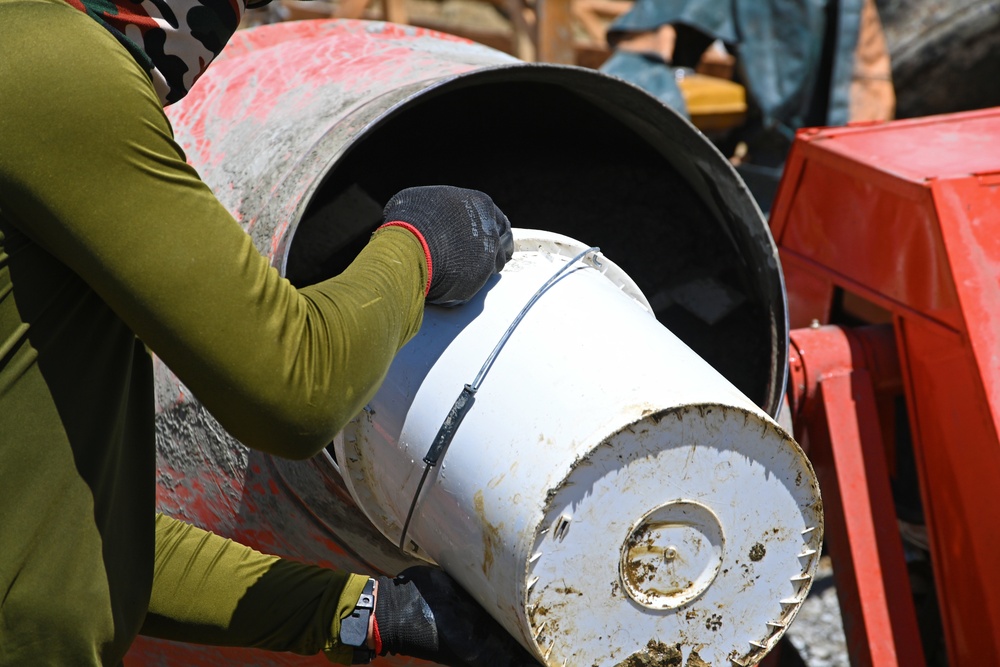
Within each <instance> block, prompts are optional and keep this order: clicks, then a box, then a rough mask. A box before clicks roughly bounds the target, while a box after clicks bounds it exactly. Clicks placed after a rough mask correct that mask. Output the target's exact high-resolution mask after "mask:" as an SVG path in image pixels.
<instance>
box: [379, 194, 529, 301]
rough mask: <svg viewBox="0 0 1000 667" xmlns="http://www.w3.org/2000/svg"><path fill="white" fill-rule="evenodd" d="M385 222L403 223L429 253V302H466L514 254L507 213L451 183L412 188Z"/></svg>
mask: <svg viewBox="0 0 1000 667" xmlns="http://www.w3.org/2000/svg"><path fill="white" fill-rule="evenodd" d="M382 219H383V221H384V222H383V226H384V225H400V226H403V227H406V228H407V229H409V230H410V231H412V232H414V233H415V234H416V235H417V237H418V238H420V239H421V241H422V243H423V245H424V250H425V252H426V253H427V268H428V273H429V274H430V277H429V285H428V287H427V292H426V296H427V302H428V303H434V304H438V305H442V306H454V305H458V304H460V303H465V302H466V301H468V300H469V299H471V298H472V297H473V296H475V295H476V292H478V291H479V290H480V289H482V287H483V285H485V284H486V281H487V280H489V278H490V276H491V275H493V273H494V272H499V271H500V270H501V269H502V268H503V267H504V264H506V263H507V260H509V259H510V257H511V255H513V254H514V238H513V236H512V234H511V231H510V222H509V221H508V220H507V216H505V215H504V214H503V212H502V211H501V210H500V209H499V208H497V206H496V204H494V203H493V200H492V199H490V198H489V197H488V196H487V195H485V194H483V193H482V192H479V191H478V190H466V189H463V188H456V187H451V186H448V185H428V186H422V187H415V188H407V189H405V190H401V191H400V192H398V193H396V195H395V196H393V198H392V199H390V200H389V203H388V204H386V206H385V210H384V211H383V215H382Z"/></svg>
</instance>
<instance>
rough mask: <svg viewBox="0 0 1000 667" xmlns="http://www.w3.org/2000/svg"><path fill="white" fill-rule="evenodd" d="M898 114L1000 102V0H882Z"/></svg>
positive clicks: (923, 113)
mask: <svg viewBox="0 0 1000 667" xmlns="http://www.w3.org/2000/svg"><path fill="white" fill-rule="evenodd" d="M877 5H878V10H879V14H880V16H881V18H882V23H883V26H884V29H885V35H886V41H887V42H888V46H889V53H890V56H891V57H892V76H893V82H894V84H895V88H896V116H897V118H912V117H915V116H927V115H931V114H938V113H949V112H953V111H967V110H970V109H982V108H986V107H993V106H1000V85H998V82H1000V48H998V39H1000V37H998V36H1000V0H877Z"/></svg>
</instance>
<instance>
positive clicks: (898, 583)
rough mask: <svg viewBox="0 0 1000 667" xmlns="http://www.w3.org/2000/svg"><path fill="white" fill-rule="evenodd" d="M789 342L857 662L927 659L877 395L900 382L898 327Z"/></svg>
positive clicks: (802, 427) (882, 665) (797, 335)
mask: <svg viewBox="0 0 1000 667" xmlns="http://www.w3.org/2000/svg"><path fill="white" fill-rule="evenodd" d="M791 343H792V350H791V363H790V365H791V369H792V380H793V381H792V383H791V387H790V389H791V390H790V392H789V399H790V403H791V406H792V415H793V417H792V420H793V423H795V424H796V429H797V433H796V436H797V439H798V440H799V441H800V442H803V443H807V444H808V452H809V458H810V459H811V460H812V462H813V466H814V467H815V469H816V474H817V476H818V477H819V481H820V487H821V489H822V491H823V504H824V510H825V515H826V520H825V521H826V544H827V550H828V552H829V553H830V555H831V556H832V558H833V562H834V577H835V580H836V583H837V594H838V597H839V600H840V603H841V606H842V607H843V608H845V609H848V610H851V613H849V614H846V615H845V618H844V631H845V634H846V636H847V646H848V653H849V655H850V658H851V664H852V665H854V666H855V667H861V666H868V665H876V666H878V667H886V666H890V665H920V664H924V655H923V650H922V646H921V641H920V635H919V631H918V626H917V618H916V613H915V611H914V606H913V598H912V597H911V591H910V582H909V578H908V576H907V571H906V562H905V559H904V556H903V545H902V541H901V539H900V537H899V532H898V530H897V525H896V513H895V508H894V505H893V497H892V490H891V488H890V484H889V466H888V464H887V458H888V457H887V452H886V449H885V441H884V440H883V437H882V433H881V428H880V426H879V417H878V410H877V400H876V395H877V393H876V392H877V388H885V387H887V386H888V387H892V386H893V385H896V384H898V378H899V366H898V364H893V363H892V362H893V361H894V360H895V358H896V354H895V346H894V340H893V338H892V331H891V328H889V329H888V335H886V330H885V329H882V328H876V329H871V330H866V331H864V332H854V331H849V330H846V329H842V328H840V327H833V326H827V327H818V328H814V329H813V328H810V329H798V330H795V331H793V332H792V334H791ZM872 349H874V350H875V353H874V354H871V353H867V354H866V352H867V351H868V350H872ZM879 352H881V353H879Z"/></svg>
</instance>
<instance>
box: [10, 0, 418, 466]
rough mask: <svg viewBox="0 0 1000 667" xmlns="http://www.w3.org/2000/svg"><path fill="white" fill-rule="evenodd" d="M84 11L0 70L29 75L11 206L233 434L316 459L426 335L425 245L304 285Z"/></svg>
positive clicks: (412, 244) (15, 140)
mask: <svg viewBox="0 0 1000 667" xmlns="http://www.w3.org/2000/svg"><path fill="white" fill-rule="evenodd" d="M52 11H64V12H76V10H74V9H72V8H70V7H65V8H59V7H57V6H56V5H55V4H53V5H52ZM76 13H77V14H78V15H79V19H78V20H77V19H76V18H74V17H70V18H69V19H68V20H64V21H60V22H54V23H53V28H52V31H48V32H46V33H45V35H46V40H47V42H46V45H45V47H44V48H42V47H41V46H40V45H37V44H32V43H27V40H29V39H30V38H29V37H25V38H24V40H25V43H24V44H23V45H17V44H14V45H11V48H9V49H7V50H6V52H7V53H8V54H15V55H14V57H13V60H14V61H13V62H5V63H3V64H0V67H9V68H16V69H17V70H18V71H19V72H23V75H19V76H18V77H12V78H11V84H10V85H9V86H7V87H6V88H5V90H4V92H3V95H0V136H3V137H4V146H3V150H2V151H0V176H2V178H3V181H2V186H3V188H2V191H3V192H2V196H3V200H2V202H0V206H2V207H3V210H4V214H5V216H7V218H8V219H9V220H10V221H11V222H12V224H14V225H15V226H17V227H18V228H19V229H21V231H22V232H24V233H25V234H26V235H27V236H29V237H30V238H31V239H33V240H34V241H35V242H36V243H38V244H40V245H41V246H42V247H44V248H45V249H46V250H47V251H48V252H49V253H51V254H52V255H54V256H55V257H56V258H57V259H59V260H60V261H61V262H63V263H64V264H66V265H67V266H69V267H70V268H71V269H72V270H73V271H75V272H76V273H77V274H78V275H79V276H81V277H82V278H83V280H85V281H86V282H87V283H88V284H89V285H90V286H91V287H92V288H93V289H94V290H95V291H96V292H97V294H98V295H99V296H100V297H101V298H102V299H103V300H104V301H105V302H106V303H108V304H109V305H110V306H111V308H112V309H113V310H114V311H115V312H116V313H117V315H118V316H119V317H121V318H122V319H123V320H124V321H125V322H126V323H127V324H128V325H129V327H130V328H131V329H132V330H133V331H134V332H135V333H136V334H137V335H138V336H139V338H141V339H142V341H143V342H144V343H145V344H146V345H147V346H148V347H149V348H150V349H152V350H153V351H154V352H155V353H156V354H157V355H158V356H159V357H160V358H161V359H163V360H164V362H166V364H167V365H168V366H169V367H170V368H171V369H172V370H173V371H174V373H176V374H177V376H178V377H179V378H180V379H181V380H182V381H183V382H184V383H185V384H186V385H187V386H188V387H189V388H190V389H191V390H192V391H193V392H194V394H195V395H196V396H197V397H198V399H199V400H200V401H201V402H202V403H203V404H204V405H205V406H206V407H207V408H208V409H209V410H210V411H211V412H212V413H213V414H214V415H215V416H216V417H217V418H218V419H219V421H220V422H221V423H222V424H223V426H225V427H226V428H227V429H228V430H229V431H230V432H231V433H232V434H233V435H234V436H236V437H237V438H239V439H240V440H242V441H243V442H244V443H245V444H247V445H249V446H251V447H254V448H256V449H260V450H263V451H267V452H269V453H273V454H277V455H282V456H291V457H298V458H301V457H307V456H310V455H312V454H314V453H315V452H316V451H318V450H319V449H320V448H321V447H323V446H324V445H325V444H327V443H328V442H329V440H330V438H331V437H332V436H333V434H335V433H336V431H337V430H339V429H340V428H341V427H342V426H343V424H344V423H345V422H346V421H347V420H348V419H349V418H350V417H352V416H353V415H354V414H356V413H357V412H358V411H359V410H360V409H361V408H362V407H363V406H364V404H365V402H366V401H367V400H368V399H369V398H370V396H371V395H372V394H373V393H374V391H375V389H376V388H377V386H378V384H379V383H380V381H381V380H382V378H383V377H384V375H385V373H386V371H387V369H388V366H389V364H390V362H391V360H392V358H393V356H394V355H395V353H396V352H397V351H398V350H399V348H400V347H402V345H403V344H404V343H405V342H406V341H407V340H408V339H409V338H410V337H412V336H413V335H414V334H415V333H416V331H417V330H418V328H419V325H420V321H421V317H422V309H423V292H424V287H425V285H426V283H427V266H426V261H425V259H424V255H423V251H422V248H421V246H420V243H419V241H418V240H417V239H416V238H415V237H414V236H412V235H411V234H409V233H408V232H406V231H404V230H398V229H396V230H393V229H389V230H384V231H381V232H379V233H378V234H377V235H376V236H375V237H374V238H373V240H372V241H371V243H370V244H369V246H368V247H367V248H366V249H365V250H364V251H363V252H362V253H361V255H360V256H359V258H358V259H357V261H355V262H354V264H353V265H352V266H351V267H350V268H349V269H348V270H347V271H345V272H344V274H342V275H341V276H338V277H335V278H333V279H331V280H329V281H326V282H324V283H321V284H319V285H315V286H312V287H310V288H308V289H302V290H296V289H295V288H293V287H292V285H291V284H290V283H289V282H288V281H287V280H285V279H284V278H282V277H281V276H280V275H279V274H278V272H277V271H276V270H275V269H274V268H273V267H271V266H270V265H269V263H268V261H267V260H266V259H265V258H263V257H262V256H261V255H260V254H259V253H258V252H257V250H256V249H255V248H254V247H253V245H252V243H251V240H250V238H249V237H248V236H247V235H246V234H245V233H244V232H243V231H242V230H241V229H240V227H239V225H238V223H237V222H236V221H235V220H234V219H233V218H232V216H231V215H230V214H229V213H228V212H227V211H226V210H225V209H224V208H223V207H222V205H221V204H220V203H219V202H218V200H217V199H216V198H215V196H214V195H213V194H212V192H211V191H210V190H209V189H208V187H207V186H206V185H205V184H204V183H203V182H202V181H201V180H200V179H199V177H198V175H197V174H196V173H195V172H194V170H193V169H192V168H191V167H190V166H189V165H188V164H186V162H185V159H184V155H183V153H182V151H181V149H180V148H179V147H178V145H177V144H176V143H175V142H174V140H173V137H172V133H171V129H170V126H169V123H168V121H167V119H166V117H165V116H164V114H163V110H162V109H161V107H160V104H159V101H158V99H157V97H156V94H155V92H154V90H153V88H152V85H151V83H150V81H149V79H148V78H147V76H146V74H145V73H144V72H143V71H142V70H141V69H140V68H139V67H138V65H136V63H135V62H134V61H133V60H132V58H131V57H130V56H129V54H128V53H127V52H126V51H125V50H124V49H123V48H121V46H120V45H118V44H117V42H115V41H114V39H113V38H112V37H111V36H110V35H109V34H107V33H106V31H104V30H103V29H101V28H100V26H98V25H97V24H96V23H94V22H93V21H91V20H90V19H89V18H87V17H86V16H85V15H84V14H82V13H80V12H76ZM67 16H68V15H67ZM67 26H71V27H70V28H67ZM53 32H56V33H59V34H52V33H53ZM14 34H17V33H14ZM67 63H72V67H71V68H68V67H67Z"/></svg>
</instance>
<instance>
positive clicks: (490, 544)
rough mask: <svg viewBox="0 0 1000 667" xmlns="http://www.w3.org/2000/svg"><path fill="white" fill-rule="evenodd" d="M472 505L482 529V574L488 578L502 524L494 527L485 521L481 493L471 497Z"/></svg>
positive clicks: (484, 505)
mask: <svg viewBox="0 0 1000 667" xmlns="http://www.w3.org/2000/svg"><path fill="white" fill-rule="evenodd" d="M472 504H473V506H474V507H475V510H476V516H478V517H479V525H481V526H482V528H483V574H484V575H485V576H486V577H487V578H489V576H490V570H491V569H493V551H494V550H495V549H496V548H497V546H499V544H500V529H502V528H503V524H502V523H501V524H500V525H498V526H494V525H493V524H492V523H490V522H489V521H488V520H487V518H486V502H485V500H484V499H483V492H482V491H476V494H475V495H474V496H473V497H472Z"/></svg>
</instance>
